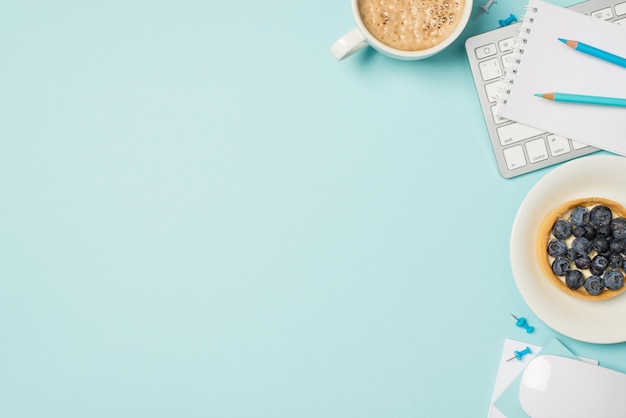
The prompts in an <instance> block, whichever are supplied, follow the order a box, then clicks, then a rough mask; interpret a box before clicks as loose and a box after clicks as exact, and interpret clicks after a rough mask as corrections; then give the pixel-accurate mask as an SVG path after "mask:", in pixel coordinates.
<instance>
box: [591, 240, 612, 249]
mask: <svg viewBox="0 0 626 418" xmlns="http://www.w3.org/2000/svg"><path fill="white" fill-rule="evenodd" d="M609 248H610V247H609V240H608V239H606V238H605V237H595V238H594V239H593V241H592V242H591V249H592V250H596V252H598V253H605V252H607V251H608V250H609Z"/></svg>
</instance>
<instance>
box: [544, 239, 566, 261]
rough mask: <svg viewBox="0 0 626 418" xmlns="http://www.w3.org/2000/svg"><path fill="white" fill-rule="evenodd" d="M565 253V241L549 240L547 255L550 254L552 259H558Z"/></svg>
mask: <svg viewBox="0 0 626 418" xmlns="http://www.w3.org/2000/svg"><path fill="white" fill-rule="evenodd" d="M566 252H567V244H565V241H563V240H560V239H553V240H550V242H549V243H548V254H550V255H551V256H552V257H558V256H560V255H563V254H565V253H566Z"/></svg>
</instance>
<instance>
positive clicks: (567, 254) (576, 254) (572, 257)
mask: <svg viewBox="0 0 626 418" xmlns="http://www.w3.org/2000/svg"><path fill="white" fill-rule="evenodd" d="M581 255H584V254H580V253H579V252H578V251H576V250H575V249H573V248H568V249H567V251H566V252H565V257H566V258H567V259H568V260H570V261H574V260H576V258H577V257H580V256H581Z"/></svg>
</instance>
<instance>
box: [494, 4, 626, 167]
mask: <svg viewBox="0 0 626 418" xmlns="http://www.w3.org/2000/svg"><path fill="white" fill-rule="evenodd" d="M559 38H564V39H571V40H577V41H580V42H584V43H586V44H589V45H593V46H595V47H596V48H600V49H602V50H604V51H609V52H611V53H612V54H615V55H618V56H620V57H626V28H625V27H623V26H619V25H616V24H613V23H609V22H605V21H602V20H599V19H596V18H593V17H590V16H587V15H583V14H580V13H576V12H574V11H571V10H568V9H565V8H562V7H558V6H555V5H553V4H550V3H546V2H544V1H541V0H530V1H529V3H528V6H527V7H526V12H525V15H524V17H523V19H522V25H521V28H520V33H519V35H518V37H517V42H516V48H515V52H514V53H513V54H512V55H511V56H510V57H509V58H508V59H507V64H506V69H505V75H504V77H503V80H502V81H501V86H500V89H499V90H500V94H499V97H498V102H499V103H498V105H497V107H496V110H495V113H496V114H497V115H498V116H501V117H504V118H507V119H511V120H513V121H516V122H520V123H522V124H525V125H529V126H532V127H534V128H537V129H541V130H544V131H547V132H553V133H555V134H557V135H560V136H564V137H567V138H570V139H573V140H576V141H579V142H582V143H585V144H588V145H592V146H595V147H598V148H601V149H604V150H607V151H610V152H613V153H616V154H621V155H626V107H611V106H600V105H584V104H577V103H562V102H553V101H549V100H546V99H542V98H540V97H535V94H536V93H549V92H561V93H572V94H582V95H591V96H606V97H619V98H626V68H624V67H621V66H618V65H615V64H612V63H609V62H606V61H603V60H600V59H598V58H595V57H592V56H590V55H587V54H584V53H582V52H579V51H576V50H574V49H572V48H570V47H569V46H567V45H565V44H564V43H563V42H561V41H559Z"/></svg>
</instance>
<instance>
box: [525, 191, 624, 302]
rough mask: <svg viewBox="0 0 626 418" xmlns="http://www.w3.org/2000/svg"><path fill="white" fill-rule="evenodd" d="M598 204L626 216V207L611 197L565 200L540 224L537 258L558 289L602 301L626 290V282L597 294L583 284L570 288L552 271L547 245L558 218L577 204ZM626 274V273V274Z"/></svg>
mask: <svg viewBox="0 0 626 418" xmlns="http://www.w3.org/2000/svg"><path fill="white" fill-rule="evenodd" d="M597 205H605V206H607V207H609V208H610V209H611V211H612V212H613V218H615V217H623V218H626V208H624V207H623V206H622V205H620V204H619V203H617V202H614V201H612V200H609V199H605V198H602V197H589V198H582V199H576V200H571V201H569V202H565V203H563V204H562V205H560V206H559V207H557V208H555V209H553V210H552V211H551V212H550V213H549V214H548V216H546V217H545V219H544V220H543V222H542V223H541V225H540V226H539V234H538V235H537V245H536V248H537V259H538V260H539V265H540V266H541V270H543V273H544V275H545V276H546V277H547V278H548V279H549V280H550V282H551V283H552V284H554V285H555V286H556V287H557V288H558V289H560V290H561V291H562V292H565V293H567V294H568V295H570V296H574V297H576V298H579V299H584V300H593V301H600V300H606V299H610V298H612V297H615V296H617V295H619V294H620V293H622V292H624V291H626V284H625V285H624V286H622V287H621V288H620V289H617V290H609V289H604V291H603V292H602V293H600V294H599V295H597V296H593V295H590V294H589V293H587V291H586V290H585V287H584V286H581V287H580V288H579V289H576V290H574V289H570V288H569V287H567V285H566V284H565V278H560V277H559V276H557V275H556V274H554V273H553V272H552V260H553V258H552V257H550V256H549V255H548V252H547V246H548V242H549V241H550V239H551V234H552V227H553V226H554V223H555V222H556V221H557V220H558V219H561V218H562V219H565V215H567V214H568V212H569V211H571V210H572V209H574V208H575V207H577V206H584V207H586V208H587V209H589V210H591V208H593V207H594V206H597ZM625 276H626V274H625Z"/></svg>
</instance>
